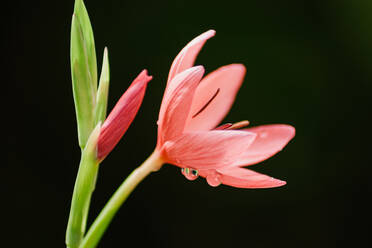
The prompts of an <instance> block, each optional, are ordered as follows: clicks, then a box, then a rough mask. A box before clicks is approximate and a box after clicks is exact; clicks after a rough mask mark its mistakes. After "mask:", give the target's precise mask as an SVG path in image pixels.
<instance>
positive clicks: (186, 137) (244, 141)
mask: <svg viewBox="0 0 372 248" xmlns="http://www.w3.org/2000/svg"><path fill="white" fill-rule="evenodd" d="M255 136H256V135H255V134H253V133H249V132H246V131H237V130H233V131H220V130H218V131H208V132H190V133H184V134H182V135H180V136H179V137H177V138H175V139H174V140H170V141H167V142H166V143H165V145H164V147H165V151H164V156H165V158H166V161H167V162H168V163H171V164H174V165H177V166H179V167H182V168H186V167H188V168H193V169H196V170H199V169H211V168H220V167H223V166H231V165H232V164H233V163H234V162H235V161H236V160H237V159H239V158H240V157H241V156H242V154H244V153H245V152H247V150H248V149H249V146H250V145H251V144H252V142H253V141H254V139H255Z"/></svg>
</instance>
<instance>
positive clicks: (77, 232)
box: [66, 123, 101, 248]
mask: <svg viewBox="0 0 372 248" xmlns="http://www.w3.org/2000/svg"><path fill="white" fill-rule="evenodd" d="M100 130H101V123H98V125H97V126H96V128H95V129H94V130H93V131H92V133H91V135H90V137H89V139H88V141H87V144H86V146H85V148H84V150H83V152H82V155H81V160H80V165H79V171H78V174H77V177H76V181H75V186H74V192H73V195H72V200H71V209H70V216H69V220H68V224H67V230H66V245H67V247H69V248H76V247H79V245H80V242H81V241H82V239H83V237H84V233H85V229H86V222H87V218H88V212H89V205H90V199H91V196H92V193H93V191H94V188H95V184H96V179H97V173H98V167H99V161H98V159H97V142H98V138H99V134H100Z"/></svg>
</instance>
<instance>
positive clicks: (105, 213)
mask: <svg viewBox="0 0 372 248" xmlns="http://www.w3.org/2000/svg"><path fill="white" fill-rule="evenodd" d="M163 163H164V161H163V159H162V158H161V155H160V152H158V151H154V152H153V153H152V154H151V155H150V156H149V157H148V158H147V159H146V160H145V162H143V164H142V165H141V166H139V167H138V168H137V169H135V170H134V171H133V172H132V173H131V174H130V175H129V176H128V177H127V178H126V179H125V180H124V182H123V183H122V184H121V185H120V187H119V188H118V189H117V190H116V192H115V193H114V194H113V195H112V197H111V198H110V200H109V201H108V202H107V204H106V206H105V207H104V208H103V209H102V211H101V213H100V214H99V215H98V217H97V218H96V220H95V221H94V222H93V224H92V226H91V227H90V229H89V230H88V232H87V234H86V236H85V237H84V239H83V241H82V243H81V245H80V246H79V247H80V248H93V247H96V245H97V243H98V242H99V241H100V239H101V238H102V235H103V234H104V232H105V230H106V229H107V227H108V225H109V224H110V222H111V220H112V218H113V217H114V216H115V214H116V213H117V211H118V210H119V209H120V207H121V205H122V204H123V203H124V202H125V200H126V199H127V198H128V196H129V195H130V194H131V193H132V191H133V190H134V189H135V188H136V186H137V185H138V184H139V183H140V182H141V181H142V180H143V179H144V178H145V177H146V176H148V175H149V174H150V173H151V172H153V171H157V170H159V169H160V167H161V166H162V165H163Z"/></svg>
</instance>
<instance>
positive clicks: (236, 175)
mask: <svg viewBox="0 0 372 248" xmlns="http://www.w3.org/2000/svg"><path fill="white" fill-rule="evenodd" d="M199 175H200V176H202V177H206V178H208V175H212V177H215V180H216V181H218V180H219V181H220V182H221V183H222V184H225V185H229V186H233V187H237V188H273V187H279V186H283V185H285V184H286V182H285V181H282V180H279V179H275V178H273V177H270V176H267V175H264V174H260V173H257V172H255V171H252V170H248V169H245V168H240V167H224V168H218V169H217V170H216V171H215V172H213V171H208V170H205V171H199ZM210 180H211V179H210ZM212 181H213V179H212ZM216 186H217V184H216Z"/></svg>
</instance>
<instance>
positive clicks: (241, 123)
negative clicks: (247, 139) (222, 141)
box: [227, 120, 249, 129]
mask: <svg viewBox="0 0 372 248" xmlns="http://www.w3.org/2000/svg"><path fill="white" fill-rule="evenodd" d="M248 125H249V121H247V120H244V121H239V122H237V123H234V124H232V125H231V127H228V128H227V129H240V128H243V127H246V126H248Z"/></svg>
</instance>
